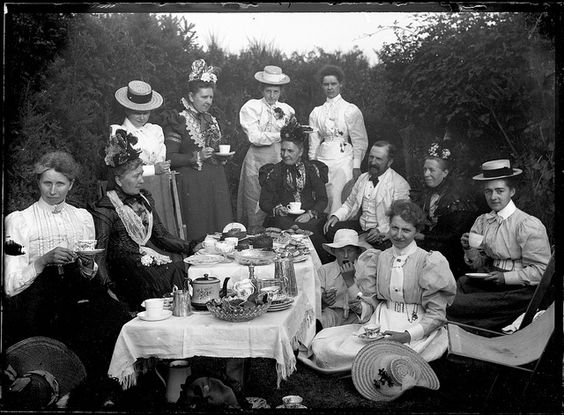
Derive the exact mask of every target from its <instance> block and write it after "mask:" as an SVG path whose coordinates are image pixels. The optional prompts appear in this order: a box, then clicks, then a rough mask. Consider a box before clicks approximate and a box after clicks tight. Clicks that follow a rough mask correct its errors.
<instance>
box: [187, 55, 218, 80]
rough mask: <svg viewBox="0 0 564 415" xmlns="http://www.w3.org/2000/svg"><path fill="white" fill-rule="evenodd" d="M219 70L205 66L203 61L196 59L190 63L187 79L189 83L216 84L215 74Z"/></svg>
mask: <svg viewBox="0 0 564 415" xmlns="http://www.w3.org/2000/svg"><path fill="white" fill-rule="evenodd" d="M218 72H219V68H217V67H215V66H208V65H206V61H205V60H203V59H197V60H195V61H194V62H192V72H190V76H189V77H188V80H189V81H198V80H199V81H204V82H212V83H214V84H215V83H216V82H217V74H218Z"/></svg>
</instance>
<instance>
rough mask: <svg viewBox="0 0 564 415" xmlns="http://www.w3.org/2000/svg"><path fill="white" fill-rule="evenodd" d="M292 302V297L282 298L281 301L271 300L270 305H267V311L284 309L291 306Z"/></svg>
mask: <svg viewBox="0 0 564 415" xmlns="http://www.w3.org/2000/svg"><path fill="white" fill-rule="evenodd" d="M293 302H294V299H293V298H286V299H285V300H283V301H281V302H274V301H272V303H271V304H270V307H268V311H282V310H286V309H288V308H290V307H291V306H292V303H293Z"/></svg>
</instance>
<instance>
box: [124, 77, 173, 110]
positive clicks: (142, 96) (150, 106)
mask: <svg viewBox="0 0 564 415" xmlns="http://www.w3.org/2000/svg"><path fill="white" fill-rule="evenodd" d="M115 96H116V100H117V102H119V103H120V104H121V105H122V106H123V107H125V108H128V109H130V110H134V111H151V110H154V109H157V108H159V107H160V106H161V105H162V104H163V97H162V96H161V94H159V93H158V92H157V91H153V90H152V88H151V85H149V84H148V83H147V82H143V81H131V82H130V83H129V84H127V86H124V87H123V88H120V89H118V90H117V91H116V94H115Z"/></svg>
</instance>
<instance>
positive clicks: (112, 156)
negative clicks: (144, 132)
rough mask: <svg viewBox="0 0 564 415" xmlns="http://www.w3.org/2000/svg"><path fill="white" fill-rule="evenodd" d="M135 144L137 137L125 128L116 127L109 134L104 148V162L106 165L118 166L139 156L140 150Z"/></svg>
mask: <svg viewBox="0 0 564 415" xmlns="http://www.w3.org/2000/svg"><path fill="white" fill-rule="evenodd" d="M135 144H137V137H135V136H134V135H133V134H131V133H128V132H127V131H125V130H122V129H118V130H116V132H115V133H114V134H111V135H110V141H109V142H108V145H107V146H106V148H105V152H106V157H105V158H104V162H105V163H106V165H107V166H110V167H113V168H115V167H118V166H121V165H122V164H125V163H127V162H128V161H130V160H135V159H137V158H139V154H140V153H141V150H136V149H135V148H133V146H134V145H135Z"/></svg>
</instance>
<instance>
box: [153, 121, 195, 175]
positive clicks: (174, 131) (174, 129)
mask: <svg viewBox="0 0 564 415" xmlns="http://www.w3.org/2000/svg"><path fill="white" fill-rule="evenodd" d="M158 122H159V124H160V125H161V126H162V129H163V134H164V143H165V147H166V159H167V160H170V167H171V168H172V169H177V168H179V167H187V166H190V167H196V166H197V164H198V157H197V155H196V153H197V151H194V152H184V153H183V152H181V151H180V147H181V144H182V143H183V142H186V140H191V137H190V133H189V132H188V130H186V119H185V118H184V116H182V115H180V114H179V113H178V112H176V111H173V110H166V111H163V112H162V113H161V114H160V115H159V121H158Z"/></svg>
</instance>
